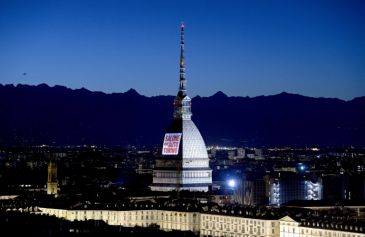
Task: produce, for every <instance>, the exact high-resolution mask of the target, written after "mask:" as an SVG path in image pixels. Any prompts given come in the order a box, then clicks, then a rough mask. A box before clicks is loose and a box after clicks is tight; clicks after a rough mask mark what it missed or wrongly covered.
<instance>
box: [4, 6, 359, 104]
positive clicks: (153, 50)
mask: <svg viewBox="0 0 365 237" xmlns="http://www.w3.org/2000/svg"><path fill="white" fill-rule="evenodd" d="M182 20H183V21H184V22H185V27H186V28H185V50H186V52H185V57H186V67H187V69H186V77H187V80H188V94H189V95H190V96H192V97H193V96H195V95H197V94H199V95H201V96H210V95H212V94H214V93H215V92H217V91H218V90H221V91H223V92H225V93H226V94H227V95H230V96H258V95H272V94H277V93H280V92H282V91H286V92H289V93H298V94H302V95H306V96H314V97H337V98H341V99H345V100H349V99H352V98H354V97H358V96H364V95H365V1H362V0H343V1H336V0H328V1H321V0H305V1H291V0H290V1H277V0H276V1H269V0H257V1H256V0H255V1H254V0H253V1H238V0H237V1H229V0H221V1H212V0H211V1H203V0H192V1H177V0H176V1H174V0H166V1H152V0H149V1H147V0H146V1H136V0H133V1H111V0H103V1H101V0H100V1H92V0H84V1H81V0H70V1H67V0H60V1H52V0H47V1H35V0H24V1H18V0H0V83H1V84H10V83H12V84H18V83H22V84H31V85H36V84H40V83H47V84H49V85H51V86H53V85H64V86H67V87H70V88H81V87H85V88H87V89H89V90H92V91H104V92H108V93H109V92H124V91H127V90H128V89H129V88H134V89H136V90H137V91H138V92H139V93H140V94H144V95H147V96H154V95H160V94H162V95H174V94H176V92H177V88H178V78H179V70H178V67H179V53H180V50H179V34H180V32H179V31H180V22H181V21H182Z"/></svg>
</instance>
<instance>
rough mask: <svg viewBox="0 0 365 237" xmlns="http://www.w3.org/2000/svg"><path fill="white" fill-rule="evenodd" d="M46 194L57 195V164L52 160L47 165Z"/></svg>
mask: <svg viewBox="0 0 365 237" xmlns="http://www.w3.org/2000/svg"><path fill="white" fill-rule="evenodd" d="M47 194H48V195H55V196H57V194H58V181H57V164H56V162H55V161H52V160H51V161H50V162H49V164H48V179H47Z"/></svg>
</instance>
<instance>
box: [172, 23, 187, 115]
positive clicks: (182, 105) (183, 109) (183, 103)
mask: <svg viewBox="0 0 365 237" xmlns="http://www.w3.org/2000/svg"><path fill="white" fill-rule="evenodd" d="M184 29H185V26H184V22H182V23H181V27H180V80H179V92H178V93H177V96H176V97H175V101H174V107H175V110H174V118H179V119H180V118H182V119H185V120H186V119H191V99H190V98H189V96H187V94H186V79H185V57H184Z"/></svg>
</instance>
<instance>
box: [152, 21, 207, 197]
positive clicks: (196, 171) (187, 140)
mask: <svg viewBox="0 0 365 237" xmlns="http://www.w3.org/2000/svg"><path fill="white" fill-rule="evenodd" d="M191 116H192V113H191V99H190V98H189V96H187V93H186V79H185V58H184V24H181V43H180V80H179V91H178V93H177V95H176V97H175V99H174V116H173V120H172V122H171V123H170V125H169V127H168V128H167V129H166V131H165V136H164V140H163V144H162V149H161V153H160V155H159V157H158V158H157V159H156V165H155V168H154V170H153V183H152V185H151V190H154V191H172V190H177V191H179V190H189V191H208V188H209V186H210V185H211V184H212V171H211V169H210V168H209V158H208V153H207V149H206V146H205V143H204V140H203V138H202V136H201V134H200V132H199V130H198V128H197V127H196V126H195V124H194V122H193V121H192V120H191Z"/></svg>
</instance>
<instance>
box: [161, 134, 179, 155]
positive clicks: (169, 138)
mask: <svg viewBox="0 0 365 237" xmlns="http://www.w3.org/2000/svg"><path fill="white" fill-rule="evenodd" d="M180 140H181V133H166V134H165V138H164V140H163V146H162V155H177V154H179V146H180Z"/></svg>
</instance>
